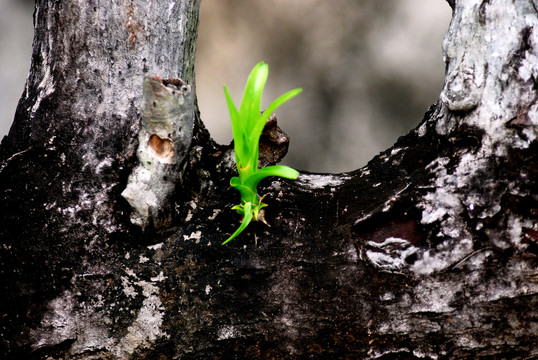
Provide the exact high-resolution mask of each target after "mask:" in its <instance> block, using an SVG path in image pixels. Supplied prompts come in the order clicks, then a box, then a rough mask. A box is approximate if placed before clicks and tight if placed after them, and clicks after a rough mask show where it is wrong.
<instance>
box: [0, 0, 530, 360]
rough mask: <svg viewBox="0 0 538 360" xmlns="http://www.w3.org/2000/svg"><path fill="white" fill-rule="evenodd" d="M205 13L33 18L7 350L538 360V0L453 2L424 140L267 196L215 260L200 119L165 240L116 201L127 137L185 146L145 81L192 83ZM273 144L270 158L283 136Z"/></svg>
mask: <svg viewBox="0 0 538 360" xmlns="http://www.w3.org/2000/svg"><path fill="white" fill-rule="evenodd" d="M198 5H199V4H198V2H197V1H183V2H170V3H169V4H168V3H167V4H157V3H156V2H152V1H149V2H135V1H133V2H131V3H130V5H129V4H128V5H125V4H124V3H120V2H112V3H111V4H110V5H106V6H110V9H109V11H104V9H102V8H101V6H105V5H102V4H99V3H95V4H93V3H92V2H88V1H84V2H82V1H81V2H80V3H78V2H71V3H70V4H69V5H63V4H58V3H57V2H52V1H45V0H43V1H39V2H38V10H37V11H36V20H35V21H36V28H37V29H39V30H40V31H37V32H36V40H35V43H34V55H33V65H32V71H31V74H30V76H29V79H28V84H27V88H26V92H25V94H24V95H23V98H22V99H21V102H20V105H19V108H18V110H17V118H16V124H15V125H14V127H13V129H12V131H11V132H10V135H9V136H8V137H7V138H6V139H4V140H3V142H2V146H1V148H0V156H1V157H0V159H1V162H0V181H1V184H2V188H1V189H0V190H1V192H0V194H1V199H2V201H0V206H1V210H0V214H1V215H0V217H1V219H2V224H7V225H6V226H2V228H1V229H0V239H1V242H2V244H3V246H2V248H1V249H0V260H1V263H0V269H1V270H0V271H1V274H2V280H1V285H2V293H3V294H6V295H5V296H4V298H2V299H1V300H0V306H1V307H0V309H1V311H2V314H1V316H0V326H1V327H0V331H1V334H2V335H1V338H2V340H1V346H2V347H1V350H2V355H3V356H4V357H5V358H13V359H17V358H37V359H41V358H42V359H48V358H53V359H60V358H62V359H66V358H68V359H83V358H84V359H110V358H112V359H114V358H117V359H129V358H132V359H134V358H137V359H141V358H147V359H155V358H166V359H173V358H181V359H200V358H249V359H256V358H275V359H280V358H310V357H313V358H365V359H396V358H397V359H402V358H410V359H414V358H421V359H424V358H426V359H449V358H450V359H463V358H484V359H486V358H487V359H492V358H499V359H500V358H513V359H531V358H535V357H537V356H538V346H537V344H538V312H537V309H538V281H537V279H538V267H537V265H538V263H537V255H538V246H537V242H538V225H537V218H538V192H537V190H538V186H537V179H538V173H537V169H538V166H537V165H538V164H537V160H538V159H537V158H538V155H537V154H538V142H537V135H538V130H537V129H538V127H537V125H538V113H537V109H538V107H537V106H538V105H537V104H536V99H537V90H536V83H537V73H538V60H537V59H538V50H537V45H536V44H537V43H538V37H537V36H538V35H536V33H535V31H534V28H535V27H536V25H537V24H538V13H537V10H536V7H535V5H534V2H531V1H518V2H513V1H504V0H499V1H479V0H458V1H454V2H451V5H452V6H453V8H454V12H453V20H452V23H451V25H450V28H449V31H448V34H447V36H446V38H445V41H444V44H443V48H444V56H445V59H446V63H447V74H446V80H445V86H444V89H443V91H442V94H441V96H440V101H438V102H437V103H435V104H434V105H432V106H431V108H430V109H429V110H428V111H427V112H426V114H425V117H424V119H423V120H422V122H421V123H420V124H419V125H418V126H417V128H416V129H415V130H413V131H411V132H410V133H409V134H407V135H405V136H403V137H401V138H400V139H399V140H398V141H397V143H396V144H395V145H394V146H393V147H392V148H390V149H388V150H386V151H385V152H383V153H381V154H380V155H378V156H376V157H375V158H374V159H372V160H371V161H370V162H369V163H368V165H367V166H366V167H364V168H361V169H358V170H356V171H354V172H350V173H344V174H309V173H305V172H303V173H301V175H300V177H299V179H298V180H297V181H287V180H279V179H273V180H272V181H270V180H266V181H265V182H263V183H262V186H260V193H261V194H266V195H267V196H266V197H265V198H264V200H265V201H266V202H267V203H268V205H269V206H268V207H267V208H266V209H265V220H266V221H267V224H268V225H269V226H268V225H266V224H263V223H261V222H259V223H255V224H251V225H250V226H249V228H247V230H246V231H245V233H244V234H242V235H241V236H240V237H239V238H238V239H236V240H234V241H233V242H231V243H230V246H221V245H220V243H221V242H222V241H223V240H224V239H226V238H227V237H228V236H229V234H231V233H232V232H233V231H234V229H235V228H236V226H237V223H238V222H239V221H240V220H241V219H240V218H238V215H237V214H236V213H235V212H234V211H233V210H231V206H232V205H234V204H235V203H237V199H238V197H239V194H237V193H235V192H234V191H232V190H231V189H230V188H229V179H230V177H231V176H233V175H234V173H235V169H234V164H233V152H232V147H231V146H221V145H217V144H215V143H214V142H213V141H212V140H211V139H210V138H209V136H208V134H207V132H206V131H205V130H204V129H203V125H202V124H201V122H200V120H199V119H198V118H197V114H196V110H194V119H193V133H192V139H190V142H189V139H187V140H185V141H186V142H185V141H184V140H182V143H183V144H185V143H189V146H188V147H187V152H186V154H187V156H186V162H185V163H184V168H183V165H182V166H179V167H178V168H176V169H179V170H177V171H176V175H177V178H176V180H175V189H174V190H173V191H170V192H169V193H167V195H166V196H164V197H162V199H163V201H162V207H163V209H164V208H169V209H173V214H171V215H170V214H166V213H162V212H161V213H160V212H159V210H158V209H157V211H155V212H153V214H155V215H152V216H154V218H155V219H156V220H157V221H161V220H165V221H164V222H163V223H164V224H171V225H166V226H164V227H162V228H160V229H157V228H156V227H155V226H149V227H148V226H146V227H145V229H144V231H142V230H141V229H140V228H139V227H138V226H136V225H133V224H131V222H130V217H129V216H130V215H132V212H131V208H130V206H129V204H128V203H127V202H126V201H125V200H124V199H123V198H122V197H121V195H120V194H121V192H122V191H124V189H125V188H126V187H127V186H128V185H127V184H128V177H129V175H130V174H132V172H133V171H135V172H136V171H137V170H134V169H136V166H137V165H138V163H137V161H136V157H135V150H134V149H135V148H136V147H137V146H138V145H139V144H138V143H137V141H136V139H138V138H139V136H140V137H141V138H142V139H144V141H147V143H146V144H148V145H149V147H150V148H153V150H155V149H157V151H156V153H158V155H159V154H160V155H159V156H164V155H162V154H163V153H165V152H168V154H169V155H170V156H168V157H167V156H164V158H165V159H168V160H169V159H172V158H173V157H174V155H175V154H176V151H178V150H176V148H174V150H173V151H174V154H171V152H170V151H171V150H170V149H172V147H171V146H172V145H171V143H172V142H173V141H172V139H171V138H170V139H169V141H170V144H168V143H166V142H165V140H166V139H168V137H167V136H168V133H166V136H165V134H164V133H163V134H160V133H158V132H157V131H155V132H154V131H153V130H151V131H148V132H147V134H145V135H144V133H143V130H141V129H140V126H139V120H140V118H141V116H140V110H139V109H141V108H142V96H143V95H142V93H143V92H142V79H143V76H144V74H146V73H148V74H149V75H159V76H162V77H164V78H172V77H180V78H182V79H184V80H185V83H186V84H192V82H193V72H192V57H193V50H194V40H195V30H196V23H197V9H198ZM62 6H63V8H61V9H60V7H62ZM169 12H170V13H169ZM103 16H106V27H104V25H103V26H101V25H102V24H103V23H104V20H103ZM167 16H169V17H168V18H167ZM163 19H164V20H163ZM166 19H180V20H181V21H166ZM80 24H83V25H85V26H81V25H80ZM96 24H97V25H96ZM60 25H61V26H60ZM52 28H54V29H56V28H58V29H59V30H58V31H47V30H46V29H52ZM174 36H177V37H178V38H175V39H171V37H174ZM172 40H173V41H175V43H172V42H171V41H172ZM177 44H182V45H181V46H177ZM89 50H91V52H90V51H89ZM112 50H114V51H112ZM90 54H91V56H90ZM143 59H145V60H143ZM112 60H113V61H112ZM100 96H101V97H100ZM177 119H178V118H177V117H176V118H175V120H177ZM153 133H155V134H156V135H158V136H159V138H158V139H157V138H153V140H151V139H152V137H151V136H152V135H153ZM275 134H276V136H273V135H275ZM266 135H267V139H269V140H267V139H266V140H264V141H267V142H268V144H266V145H269V146H263V147H262V148H263V149H265V150H264V151H265V154H263V155H262V156H261V158H263V159H266V161H267V162H268V163H269V162H274V161H278V160H279V159H280V157H281V156H283V154H284V153H285V149H284V148H286V147H287V139H286V138H285V135H282V133H281V132H280V131H278V129H275V127H274V124H273V125H272V127H271V128H269V129H267V132H266ZM271 139H273V140H271ZM143 145H145V144H144V143H143V142H141V146H143ZM168 145H170V146H168ZM141 148H143V147H141ZM179 152H182V153H184V152H185V151H184V150H181V151H179ZM152 156H155V154H153V155H152ZM139 159H141V158H140V157H139ZM168 160H167V161H168ZM178 160H179V159H178ZM140 162H141V163H143V160H141V161H140ZM165 162H166V161H165ZM179 163H182V160H179V161H178V164H179ZM142 165H143V164H142ZM139 195H141V196H142V197H144V194H139ZM165 199H167V200H165ZM158 207H159V208H160V207H161V206H160V205H159V206H158ZM168 216H170V217H171V219H173V221H171V222H169V220H167V219H168V218H167V217H168ZM135 220H136V219H135ZM135 223H136V221H135Z"/></svg>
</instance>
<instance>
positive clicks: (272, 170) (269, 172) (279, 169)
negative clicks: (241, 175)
mask: <svg viewBox="0 0 538 360" xmlns="http://www.w3.org/2000/svg"><path fill="white" fill-rule="evenodd" d="M269 176H279V177H283V178H286V179H291V180H296V179H297V177H299V172H298V171H297V170H295V169H292V168H290V167H289V166H285V165H272V166H267V167H264V168H263V169H260V170H258V171H256V172H255V173H254V174H252V175H250V176H249V177H248V178H246V179H245V180H244V181H243V184H244V186H247V187H250V188H254V189H255V188H256V187H257V186H258V184H259V183H260V181H262V180H263V179H265V178H266V177H269Z"/></svg>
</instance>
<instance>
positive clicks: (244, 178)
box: [222, 62, 302, 245]
mask: <svg viewBox="0 0 538 360" xmlns="http://www.w3.org/2000/svg"><path fill="white" fill-rule="evenodd" d="M268 74H269V66H268V65H267V64H265V63H264V62H260V63H258V64H257V65H256V66H254V69H252V71H251V73H250V75H249V77H248V79H247V84H246V86H245V92H244V93H243V99H242V101H241V104H240V106H239V109H237V107H236V106H235V104H234V102H233V100H232V98H231V96H230V94H229V92H228V89H227V88H226V86H225V87H224V94H225V96H226V102H227V104H228V111H229V112H230V118H231V121H232V131H233V137H234V149H235V163H236V165H237V172H238V173H239V176H234V177H232V179H231V180H230V185H231V186H233V187H234V188H236V189H237V190H238V191H239V193H240V194H241V203H240V204H239V205H235V206H234V207H232V209H234V210H236V211H237V212H238V213H239V214H240V215H242V216H243V221H242V222H241V225H240V226H239V228H238V229H237V230H236V231H235V232H234V233H233V234H232V236H230V237H229V238H228V239H227V240H226V241H224V242H223V243H222V244H223V245H224V244H226V243H228V242H229V241H231V240H233V239H235V238H236V237H237V236H238V235H239V234H241V232H242V231H243V230H245V228H246V227H247V226H248V224H249V223H250V222H251V221H252V219H254V220H257V219H258V215H259V214H260V210H261V209H262V208H264V207H266V206H267V204H264V203H263V202H262V199H263V196H262V197H259V196H258V191H257V187H258V184H259V183H260V181H261V180H263V179H264V178H266V177H268V176H280V177H283V178H286V179H292V180H295V179H297V177H298V176H299V172H298V171H297V170H295V169H292V168H290V167H288V166H284V165H273V166H267V167H264V168H262V169H258V155H259V141H260V136H261V134H262V131H263V128H264V127H265V124H266V122H267V119H269V116H271V114H272V113H273V112H274V111H275V110H276V109H277V108H278V107H279V106H280V105H282V104H284V103H285V102H286V101H288V100H289V99H291V98H292V97H294V96H295V95H297V94H299V93H300V92H301V91H302V89H294V90H291V91H288V92H287V93H285V94H284V95H281V96H280V97H279V98H277V99H276V100H275V101H273V102H272V103H271V105H269V106H268V107H267V109H266V110H265V111H264V112H263V113H261V111H260V106H261V98H262V92H263V88H264V86H265V82H266V80H267V76H268ZM260 114H261V115H260Z"/></svg>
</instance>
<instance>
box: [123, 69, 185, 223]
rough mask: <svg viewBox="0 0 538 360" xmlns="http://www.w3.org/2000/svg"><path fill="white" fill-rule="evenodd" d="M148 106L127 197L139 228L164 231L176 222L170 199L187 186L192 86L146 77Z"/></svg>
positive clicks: (145, 93) (143, 109) (145, 94)
mask: <svg viewBox="0 0 538 360" xmlns="http://www.w3.org/2000/svg"><path fill="white" fill-rule="evenodd" d="M142 106H143V108H142V122H141V126H140V132H139V135H138V139H139V144H138V150H137V157H138V160H139V165H138V166H137V167H136V168H135V169H134V170H133V172H132V173H131V175H130V176H129V180H128V183H127V187H126V188H125V190H124V191H123V192H122V194H121V195H122V196H123V197H124V198H125V199H126V200H127V201H128V202H129V204H130V205H131V208H132V213H131V222H132V223H133V224H136V225H139V226H140V227H142V229H144V228H145V227H146V226H147V225H149V224H152V225H153V226H154V227H155V228H162V227H164V226H167V225H169V224H170V222H171V220H172V215H171V214H172V211H171V202H170V199H171V196H172V195H173V193H174V191H175V188H176V184H180V183H181V177H182V174H183V171H184V168H185V158H186V157H187V154H188V151H189V148H190V145H191V141H192V136H193V124H194V101H193V96H192V92H191V87H190V86H189V85H187V84H185V83H184V82H183V81H182V80H180V79H174V78H172V79H168V80H164V79H161V78H159V77H156V76H145V77H144V84H143V105H142Z"/></svg>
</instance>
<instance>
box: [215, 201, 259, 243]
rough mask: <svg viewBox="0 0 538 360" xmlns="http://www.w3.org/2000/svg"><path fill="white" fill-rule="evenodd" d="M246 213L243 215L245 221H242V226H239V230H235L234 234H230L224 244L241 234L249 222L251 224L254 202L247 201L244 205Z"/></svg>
mask: <svg viewBox="0 0 538 360" xmlns="http://www.w3.org/2000/svg"><path fill="white" fill-rule="evenodd" d="M244 214H245V216H244V217H243V221H242V222H241V226H239V228H238V229H237V230H235V232H234V233H233V234H232V236H230V237H229V238H228V239H226V241H224V242H223V243H222V245H225V244H226V243H228V242H230V241H232V240H233V239H235V238H236V237H237V236H238V235H239V234H241V233H242V232H243V230H245V229H246V228H247V226H248V224H250V221H251V220H252V204H251V203H249V202H247V203H245V205H244Z"/></svg>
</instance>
